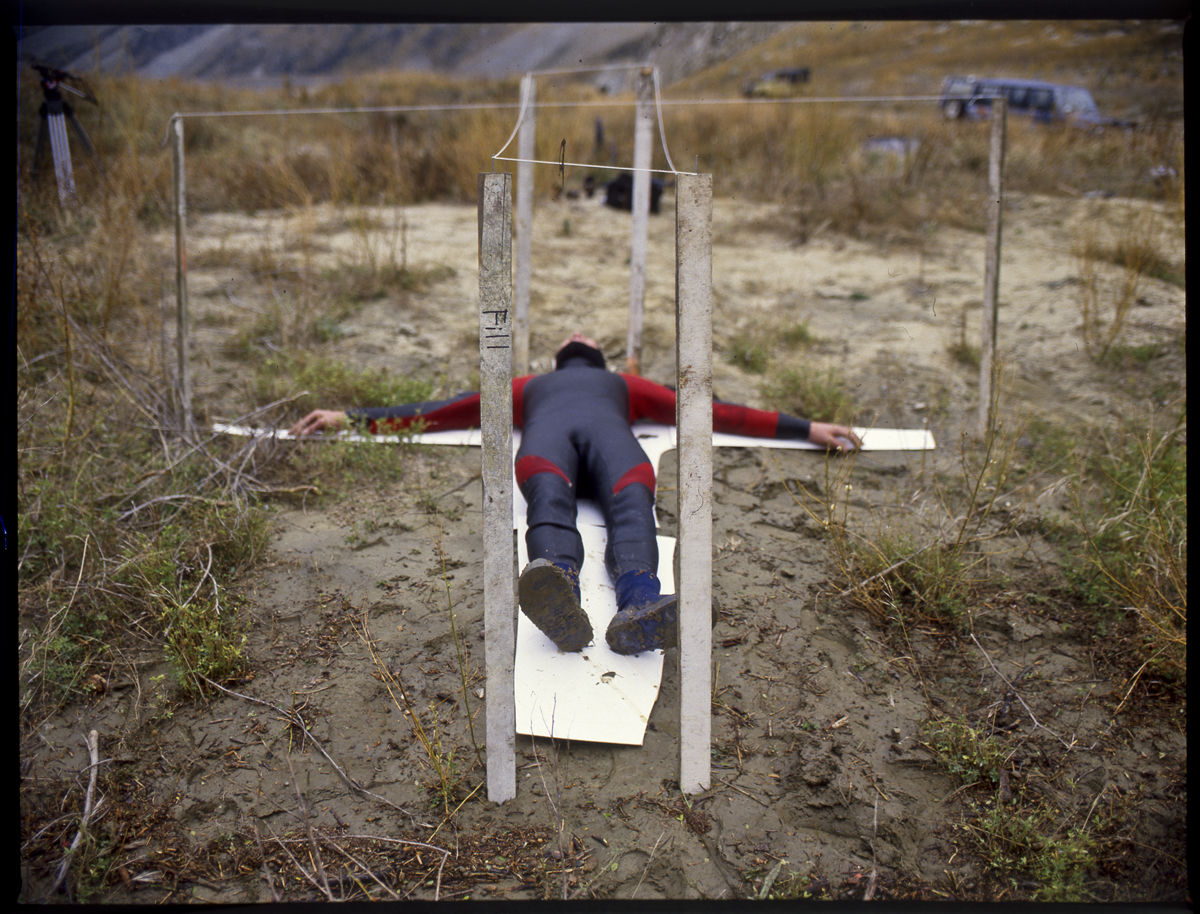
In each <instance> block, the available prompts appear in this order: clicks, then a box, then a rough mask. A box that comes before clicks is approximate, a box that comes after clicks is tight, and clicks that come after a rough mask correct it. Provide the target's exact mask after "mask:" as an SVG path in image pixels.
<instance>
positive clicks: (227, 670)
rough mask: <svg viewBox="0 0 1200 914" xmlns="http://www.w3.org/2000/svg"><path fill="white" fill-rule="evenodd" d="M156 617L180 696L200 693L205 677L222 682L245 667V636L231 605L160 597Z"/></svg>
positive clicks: (211, 601) (212, 601)
mask: <svg viewBox="0 0 1200 914" xmlns="http://www.w3.org/2000/svg"><path fill="white" fill-rule="evenodd" d="M159 620H160V622H161V623H162V624H163V626H164V628H165V630H166V645H167V648H166V653H167V657H168V659H169V660H170V661H171V663H172V664H173V665H174V666H175V668H176V672H177V674H178V676H179V685H180V689H181V691H182V692H183V694H184V696H192V695H198V694H202V693H203V692H204V691H205V690H206V689H205V686H206V683H205V680H212V681H213V682H224V681H226V680H228V679H230V678H231V677H233V676H235V675H236V674H237V673H239V672H241V670H242V669H243V667H244V666H245V662H246V657H245V655H244V653H243V652H244V649H245V646H246V637H247V636H246V633H245V631H244V630H243V629H242V626H241V625H240V623H239V621H238V618H237V613H236V612H235V611H234V610H233V609H232V608H231V607H229V606H225V607H222V606H220V605H219V604H218V602H217V601H216V600H215V599H214V600H204V599H192V600H187V601H177V600H173V599H170V598H164V599H163V602H162V608H161V610H160V615H159Z"/></svg>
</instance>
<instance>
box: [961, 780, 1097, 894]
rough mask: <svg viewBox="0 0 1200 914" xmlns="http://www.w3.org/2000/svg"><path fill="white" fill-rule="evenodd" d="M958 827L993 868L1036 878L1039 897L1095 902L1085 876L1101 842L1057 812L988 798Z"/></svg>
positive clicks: (1004, 873)
mask: <svg viewBox="0 0 1200 914" xmlns="http://www.w3.org/2000/svg"><path fill="white" fill-rule="evenodd" d="M958 828H959V829H960V830H961V831H963V832H965V833H966V834H967V836H968V837H969V839H970V842H971V844H972V845H973V846H974V849H975V850H976V851H977V852H978V853H979V855H980V857H981V858H982V860H983V861H984V864H985V865H986V866H987V868H988V869H989V870H992V871H994V872H997V873H999V874H1001V875H1004V876H1009V877H1010V878H1011V877H1017V876H1022V877H1025V878H1026V879H1027V880H1032V881H1033V883H1034V888H1033V893H1032V894H1033V898H1034V900H1036V901H1043V902H1080V901H1094V900H1095V899H1094V898H1093V897H1092V896H1091V895H1089V894H1088V892H1087V889H1086V879H1087V876H1088V873H1089V872H1090V871H1091V870H1092V869H1093V868H1094V867H1095V865H1096V854H1095V849H1096V840H1095V838H1094V837H1093V836H1092V835H1091V834H1090V833H1089V831H1088V830H1086V829H1084V828H1079V827H1072V826H1067V825H1065V824H1064V823H1063V822H1062V820H1061V816H1060V815H1059V814H1058V813H1056V812H1055V811H1052V810H1049V809H1047V808H1046V807H1045V806H1043V805H1040V804H1037V805H1032V806H1029V805H1022V804H1020V803H1017V802H1013V803H1009V804H1006V803H1002V802H1000V800H999V799H998V798H989V799H988V800H985V801H984V802H983V803H982V804H981V806H980V809H979V815H978V816H977V817H975V818H971V819H964V820H963V821H962V823H961V824H960V825H959V826H958Z"/></svg>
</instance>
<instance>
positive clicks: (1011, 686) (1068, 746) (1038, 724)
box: [971, 633, 1115, 752]
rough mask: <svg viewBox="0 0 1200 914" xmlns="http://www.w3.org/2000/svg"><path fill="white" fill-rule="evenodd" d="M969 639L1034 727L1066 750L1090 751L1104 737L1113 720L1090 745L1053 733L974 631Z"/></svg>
mask: <svg viewBox="0 0 1200 914" xmlns="http://www.w3.org/2000/svg"><path fill="white" fill-rule="evenodd" d="M971 640H972V641H974V642H975V646H976V647H977V648H979V653H981V654H983V659H984V660H986V661H987V662H988V666H990V667H991V668H992V672H994V673H995V674H996V675H997V676H999V677H1000V680H1001V682H1003V683H1004V684H1005V685H1006V686H1008V688H1009V689H1010V690H1011V691H1012V692H1013V693H1014V694H1015V695H1016V696H1017V701H1019V702H1020V703H1021V707H1022V708H1024V709H1025V713H1026V714H1028V715H1029V720H1030V721H1031V722H1032V723H1033V725H1034V727H1036V728H1037V729H1039V730H1045V731H1046V732H1047V733H1049V734H1050V735H1051V736H1053V737H1054V738H1055V739H1056V740H1058V741H1059V742H1060V743H1061V744H1062V745H1063V748H1065V749H1068V750H1070V749H1079V748H1083V749H1084V751H1085V752H1087V751H1091V750H1092V749H1095V748H1096V746H1098V745H1099V744H1100V740H1102V739H1103V738H1104V733H1107V732H1108V731H1109V730H1111V729H1112V726H1113V723H1114V722H1115V721H1109V724H1108V726H1107V727H1105V728H1104V733H1101V734H1100V736H1099V737H1098V738H1097V739H1096V741H1095V742H1094V743H1092V744H1091V745H1090V746H1086V747H1080V746H1079V745H1078V744H1077V743H1076V741H1075V740H1072V741H1071V742H1069V743H1068V742H1067V741H1066V740H1065V739H1063V738H1062V737H1061V736H1059V735H1058V734H1057V733H1055V732H1054V731H1053V730H1051V729H1050V728H1049V727H1047V726H1045V725H1044V724H1043V723H1042V722H1041V721H1039V720H1038V719H1037V717H1036V716H1035V715H1034V713H1033V710H1032V709H1031V708H1030V707H1029V705H1028V704H1026V702H1025V699H1024V698H1023V697H1022V696H1021V693H1020V692H1019V691H1018V690H1017V688H1016V680H1014V681H1013V682H1009V680H1008V679H1007V678H1005V676H1004V674H1003V673H1001V672H1000V670H998V669H997V668H996V664H994V663H992V658H991V657H989V656H988V652H987V651H985V650H984V649H983V645H982V644H980V643H979V639H978V638H976V637H975V634H974V633H972V634H971ZM1022 675H1024V674H1022Z"/></svg>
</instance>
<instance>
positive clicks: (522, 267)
mask: <svg viewBox="0 0 1200 914" xmlns="http://www.w3.org/2000/svg"><path fill="white" fill-rule="evenodd" d="M534 93H535V83H534V79H533V75H532V74H529V73H527V74H526V75H525V76H524V77H522V79H521V99H522V101H523V104H524V106H525V116H524V118H523V119H522V121H521V133H520V136H519V137H518V139H517V147H518V149H517V158H519V159H521V161H520V162H518V163H517V285H516V302H515V307H514V309H513V348H512V354H513V370H514V371H515V372H516V374H518V375H524V374H528V373H529V285H530V272H531V270H532V258H531V254H530V250H531V245H532V243H533V162H532V159H533V149H534V142H533V141H534V136H535V135H536V133H537V111H536V110H535V109H534V102H535V97H534Z"/></svg>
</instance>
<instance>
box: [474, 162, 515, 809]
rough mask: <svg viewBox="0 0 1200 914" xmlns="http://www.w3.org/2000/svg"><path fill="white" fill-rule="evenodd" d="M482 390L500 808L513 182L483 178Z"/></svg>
mask: <svg viewBox="0 0 1200 914" xmlns="http://www.w3.org/2000/svg"><path fill="white" fill-rule="evenodd" d="M478 194H479V383H480V388H479V390H480V404H479V409H480V414H481V417H482V421H481V431H482V439H483V440H482V445H483V629H484V639H485V640H484V663H485V665H486V667H487V678H486V683H485V688H486V690H487V691H486V693H485V694H486V696H487V784H488V799H489V800H491V801H492V802H494V803H503V802H505V801H506V800H511V799H512V798H513V797H515V796H516V794H517V767H516V749H515V739H516V727H517V713H516V703H515V698H514V693H513V665H514V655H515V650H516V605H517V597H516V582H515V580H514V576H513V565H514V556H513V491H512V485H513V482H512V480H513V469H512V467H513V463H512V460H513V456H512V454H513V451H512V444H513V440H512V439H513V435H512V419H513V415H512V319H511V318H512V312H511V308H512V175H510V174H481V175H479V177H478Z"/></svg>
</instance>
